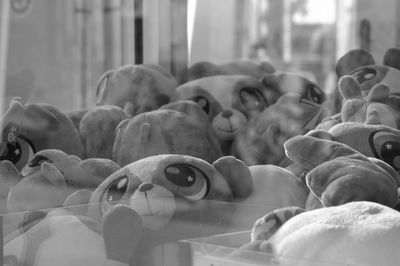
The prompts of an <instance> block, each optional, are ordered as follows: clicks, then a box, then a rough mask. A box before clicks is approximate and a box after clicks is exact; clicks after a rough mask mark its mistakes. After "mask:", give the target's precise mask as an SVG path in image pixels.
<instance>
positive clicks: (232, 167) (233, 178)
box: [212, 156, 253, 199]
mask: <svg viewBox="0 0 400 266" xmlns="http://www.w3.org/2000/svg"><path fill="white" fill-rule="evenodd" d="M212 165H213V166H214V167H215V169H217V170H218V172H220V173H221V175H222V176H223V177H224V178H225V179H226V181H227V182H228V184H229V186H230V188H231V189H232V192H233V195H234V198H235V199H244V198H246V197H247V196H249V195H250V193H251V191H252V187H253V181H252V177H251V172H250V169H249V167H248V166H247V165H246V164H245V163H244V162H242V161H241V160H239V159H236V158H235V157H233V156H224V157H221V158H219V159H218V160H216V161H215V162H214V163H213V164H212Z"/></svg>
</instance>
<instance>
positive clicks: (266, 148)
mask: <svg viewBox="0 0 400 266" xmlns="http://www.w3.org/2000/svg"><path fill="white" fill-rule="evenodd" d="M326 115H327V111H326V109H324V108H323V107H322V106H321V105H320V104H318V103H316V102H314V101H312V100H309V99H307V98H305V97H303V96H302V95H300V94H297V93H286V94H284V95H282V96H281V97H280V98H279V100H278V101H277V102H276V103H275V104H273V105H272V106H270V107H268V108H267V109H265V110H264V111H263V112H262V113H260V114H259V115H258V116H256V117H255V118H253V119H251V120H250V121H249V122H248V124H247V125H246V127H244V128H242V129H241V130H239V131H238V133H237V134H236V136H235V139H234V141H233V144H232V154H233V155H234V156H235V157H237V158H239V159H241V160H242V161H244V162H245V163H246V164H248V165H257V164H279V163H280V162H281V161H282V160H283V159H284V157H285V151H284V148H283V143H284V142H285V141H286V140H288V139H289V138H291V137H293V136H295V135H301V134H305V133H307V132H308V131H309V130H312V129H314V128H315V126H316V125H318V124H319V123H320V122H321V120H322V119H323V118H324V117H326Z"/></svg>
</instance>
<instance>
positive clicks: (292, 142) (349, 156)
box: [284, 136, 400, 207]
mask: <svg viewBox="0 0 400 266" xmlns="http://www.w3.org/2000/svg"><path fill="white" fill-rule="evenodd" d="M284 146H285V150H286V154H287V156H288V157H289V158H290V159H291V160H292V161H294V162H295V163H297V164H299V165H301V166H303V167H304V168H305V169H306V171H308V173H307V174H306V176H305V180H306V184H307V186H308V187H309V188H310V190H311V193H312V195H314V196H315V197H317V198H318V199H319V201H320V202H321V203H322V205H323V206H336V205H341V204H345V203H347V202H351V201H372V202H377V203H380V204H383V205H387V206H389V207H394V206H395V205H396V204H397V200H398V192H397V187H398V184H400V183H399V181H400V179H399V175H398V174H397V172H396V171H394V169H393V168H392V167H391V166H390V165H388V164H386V163H385V162H383V161H381V160H378V159H375V158H368V157H366V156H364V155H362V154H361V153H359V152H357V151H356V150H354V149H352V148H350V147H349V146H347V145H345V144H343V143H340V142H336V141H332V140H327V139H319V138H315V137H312V136H296V137H293V138H291V139H289V140H288V141H286V142H285V144H284Z"/></svg>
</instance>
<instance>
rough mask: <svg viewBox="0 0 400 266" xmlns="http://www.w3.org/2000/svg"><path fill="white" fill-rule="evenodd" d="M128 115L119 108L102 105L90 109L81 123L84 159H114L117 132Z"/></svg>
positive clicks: (80, 130) (80, 131) (80, 133)
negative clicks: (113, 149)
mask: <svg viewBox="0 0 400 266" xmlns="http://www.w3.org/2000/svg"><path fill="white" fill-rule="evenodd" d="M127 118H128V115H127V114H126V113H125V112H124V110H122V109H121V108H120V107H118V106H112V105H102V106H98V107H95V108H93V109H90V110H89V111H88V112H87V113H86V114H85V115H84V116H83V117H82V119H81V121H80V123H79V135H80V138H81V141H82V144H83V147H84V155H83V158H107V159H111V158H112V148H113V144H114V140H115V130H116V128H117V126H118V124H119V123H120V122H121V121H122V120H124V119H127Z"/></svg>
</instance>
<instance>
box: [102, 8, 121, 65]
mask: <svg viewBox="0 0 400 266" xmlns="http://www.w3.org/2000/svg"><path fill="white" fill-rule="evenodd" d="M121 24H122V19H121V0H104V43H105V64H106V69H112V68H116V67H119V66H121V64H122V55H121V54H122V53H121V49H122V42H121V40H122V33H121V28H122V27H121Z"/></svg>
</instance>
